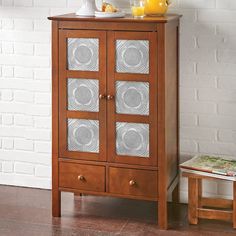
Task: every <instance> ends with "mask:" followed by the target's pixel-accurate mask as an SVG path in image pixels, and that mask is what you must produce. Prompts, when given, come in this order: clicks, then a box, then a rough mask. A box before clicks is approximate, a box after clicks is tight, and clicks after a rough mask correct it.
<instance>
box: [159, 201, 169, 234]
mask: <svg viewBox="0 0 236 236" xmlns="http://www.w3.org/2000/svg"><path fill="white" fill-rule="evenodd" d="M158 226H159V228H160V229H163V230H165V229H167V228H168V218H167V202H166V201H158Z"/></svg>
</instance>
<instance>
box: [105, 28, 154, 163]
mask: <svg viewBox="0 0 236 236" xmlns="http://www.w3.org/2000/svg"><path fill="white" fill-rule="evenodd" d="M107 55H108V62H107V63H108V64H107V68H108V76H107V83H108V89H107V91H108V95H107V99H108V103H107V121H108V152H107V154H108V159H109V161H111V162H117V163H127V164H137V165H153V166H155V165H157V79H158V78H157V37H156V33H155V32H111V33H109V34H108V54H107Z"/></svg>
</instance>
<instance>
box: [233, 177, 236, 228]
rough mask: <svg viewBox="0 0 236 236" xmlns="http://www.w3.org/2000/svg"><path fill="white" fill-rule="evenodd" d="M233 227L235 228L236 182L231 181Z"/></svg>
mask: <svg viewBox="0 0 236 236" xmlns="http://www.w3.org/2000/svg"><path fill="white" fill-rule="evenodd" d="M233 228H234V229H236V182H235V181H234V182H233Z"/></svg>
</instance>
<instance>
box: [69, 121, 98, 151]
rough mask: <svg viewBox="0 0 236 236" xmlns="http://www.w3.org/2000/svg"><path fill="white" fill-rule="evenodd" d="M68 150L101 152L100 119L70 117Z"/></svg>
mask: <svg viewBox="0 0 236 236" xmlns="http://www.w3.org/2000/svg"><path fill="white" fill-rule="evenodd" d="M68 150H69V151H78V152H91V153H99V121H97V120H82V119H68Z"/></svg>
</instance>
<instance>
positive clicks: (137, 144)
mask: <svg viewBox="0 0 236 236" xmlns="http://www.w3.org/2000/svg"><path fill="white" fill-rule="evenodd" d="M116 153H117V155H126V156H138V157H145V158H147V157H149V124H138V123H125V122H117V123H116Z"/></svg>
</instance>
